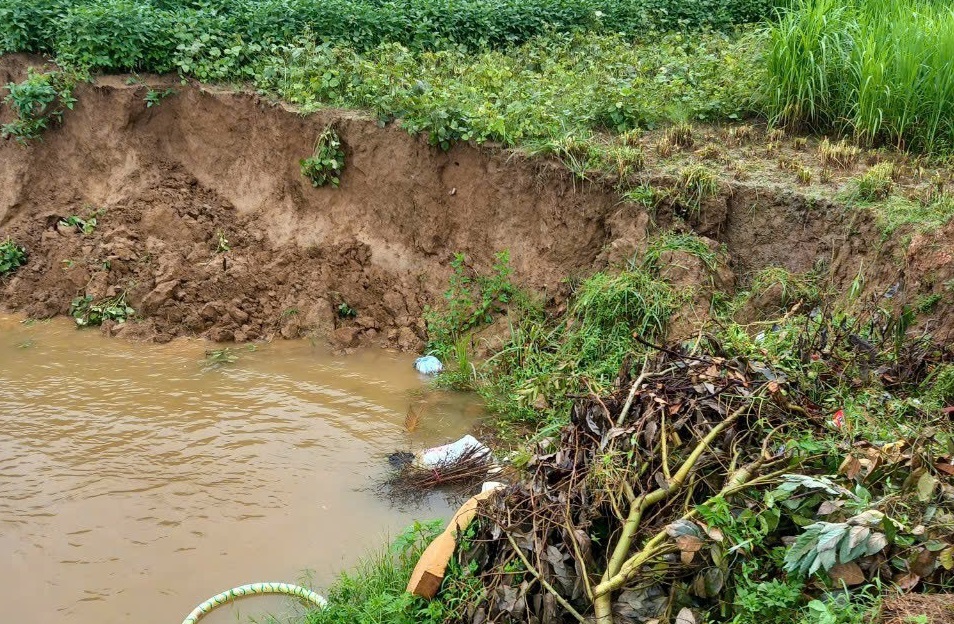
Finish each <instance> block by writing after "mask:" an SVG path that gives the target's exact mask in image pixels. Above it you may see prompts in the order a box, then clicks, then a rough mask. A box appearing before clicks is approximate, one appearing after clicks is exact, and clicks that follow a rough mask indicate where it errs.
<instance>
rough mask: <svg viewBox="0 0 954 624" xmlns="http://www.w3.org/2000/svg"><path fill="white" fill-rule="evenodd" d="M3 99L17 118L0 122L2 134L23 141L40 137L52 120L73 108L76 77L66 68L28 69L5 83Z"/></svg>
mask: <svg viewBox="0 0 954 624" xmlns="http://www.w3.org/2000/svg"><path fill="white" fill-rule="evenodd" d="M6 89H7V91H8V93H7V96H6V97H5V98H4V100H3V101H4V103H5V104H7V106H9V107H10V108H11V109H12V110H13V112H14V113H15V114H16V117H17V118H16V119H15V120H14V121H11V122H9V123H6V124H3V126H0V135H2V136H3V137H4V138H6V137H13V138H14V139H16V140H17V141H18V142H20V143H26V142H27V141H30V140H31V139H36V138H39V136H40V135H41V134H42V133H43V131H44V130H46V129H47V128H48V127H49V125H50V123H51V122H52V123H58V122H60V121H62V119H63V113H64V111H65V110H72V109H73V106H74V105H75V103H76V100H75V99H74V98H73V80H72V78H70V77H68V76H67V75H66V74H65V73H63V72H47V73H37V72H36V71H35V70H33V69H32V68H31V69H30V70H28V73H27V78H26V79H25V80H24V81H23V82H20V83H15V82H11V83H8V84H7V85H6Z"/></svg>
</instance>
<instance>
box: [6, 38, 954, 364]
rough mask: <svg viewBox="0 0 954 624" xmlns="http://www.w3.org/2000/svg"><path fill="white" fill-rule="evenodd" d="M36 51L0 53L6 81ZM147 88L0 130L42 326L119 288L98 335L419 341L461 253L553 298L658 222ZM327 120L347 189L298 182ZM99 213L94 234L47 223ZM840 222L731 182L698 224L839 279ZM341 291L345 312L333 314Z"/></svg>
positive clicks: (847, 264)
mask: <svg viewBox="0 0 954 624" xmlns="http://www.w3.org/2000/svg"><path fill="white" fill-rule="evenodd" d="M30 62H32V60H31V59H26V58H24V57H18V56H13V57H6V58H5V59H0V80H2V81H3V82H4V83H5V82H8V81H10V80H12V79H18V78H20V77H21V76H22V75H23V74H24V71H25V67H26V65H27V64H28V63H30ZM157 81H158V82H162V81H165V83H167V84H168V85H169V86H172V87H173V88H174V89H175V90H176V94H175V95H172V96H170V97H168V98H166V99H163V100H162V101H161V102H160V103H159V104H158V105H156V106H153V107H147V106H146V102H145V100H144V96H145V93H146V90H147V87H145V86H143V85H142V84H134V85H129V84H127V83H126V81H125V80H124V79H123V78H121V77H107V78H103V79H100V80H98V81H97V82H96V83H95V84H92V85H85V84H84V85H80V86H79V87H78V88H77V90H76V93H75V95H76V97H77V99H78V103H77V106H76V109H75V110H74V111H72V112H70V113H68V114H67V116H66V119H65V123H64V124H63V125H62V126H59V127H57V128H54V129H52V130H50V131H48V132H46V133H45V134H44V137H43V139H42V141H38V142H34V143H32V144H30V145H27V146H21V145H18V144H16V143H15V142H13V141H4V142H0V238H6V237H8V236H12V237H14V238H15V239H16V240H17V241H18V242H20V243H21V244H23V245H25V246H26V247H27V248H28V250H29V252H30V262H29V263H28V265H27V266H25V267H23V268H21V269H20V270H18V271H17V272H16V273H15V274H14V275H13V276H12V277H11V278H8V279H7V280H6V281H5V282H3V283H0V293H2V295H0V296H2V304H3V306H4V307H7V308H9V309H15V310H22V311H24V312H25V313H27V314H29V315H31V316H36V317H47V316H52V315H57V314H65V313H67V311H68V309H69V305H70V301H71V300H72V299H73V298H74V297H75V296H77V295H79V294H90V295H94V296H96V297H101V296H106V295H112V294H116V293H118V292H121V291H126V292H127V293H128V301H129V302H130V304H131V305H132V306H133V307H134V308H135V309H136V311H137V312H138V313H139V314H141V316H142V321H141V322H136V323H128V324H126V325H125V326H122V327H116V328H111V327H107V331H114V332H116V333H121V334H123V335H127V336H132V337H141V338H148V339H155V340H168V339H171V338H172V337H174V336H177V335H201V336H206V337H208V338H211V339H213V340H238V341H243V340H255V339H262V338H268V337H272V336H277V335H281V336H284V337H295V336H299V335H304V334H308V333H311V332H316V333H318V334H323V335H333V336H334V338H335V340H336V341H337V342H338V343H339V344H340V345H342V346H355V345H358V344H384V345H388V346H395V347H399V348H402V349H408V350H413V349H418V348H420V347H421V346H422V343H423V339H424V337H425V334H424V327H423V322H422V320H421V315H422V313H423V311H424V308H425V306H426V305H428V303H432V302H435V301H437V300H438V298H439V297H440V293H441V292H442V291H443V289H444V287H445V284H446V280H447V276H448V273H449V269H448V264H449V261H450V260H451V258H452V257H453V254H454V253H457V252H463V253H465V254H467V256H468V258H469V259H470V260H471V262H472V263H473V264H474V266H475V267H477V268H478V269H487V268H489V266H490V264H491V263H492V260H493V254H494V253H495V252H496V251H499V250H503V249H508V250H510V253H511V258H512V265H513V267H514V270H515V275H516V277H517V280H518V281H519V282H521V283H522V284H523V285H525V286H527V287H530V288H533V289H536V290H541V291H546V292H547V293H548V295H549V296H551V297H553V298H554V299H555V300H556V301H559V300H560V299H561V297H562V296H563V295H564V294H565V290H566V288H565V286H564V285H563V284H564V280H565V278H567V277H568V276H574V275H581V274H585V273H588V272H591V271H592V270H594V269H595V268H597V267H600V266H603V265H605V264H606V263H607V262H614V261H621V260H624V259H626V258H627V257H628V256H631V255H632V254H633V253H638V252H639V251H640V250H642V249H643V248H644V244H645V240H646V237H647V232H648V231H649V230H652V229H654V228H658V227H666V225H667V223H668V221H669V220H670V219H669V218H668V217H667V216H666V215H662V214H661V215H658V217H657V218H658V221H657V222H656V223H655V224H653V223H652V221H651V220H650V218H649V216H648V215H647V214H646V213H645V211H643V210H641V209H638V208H636V207H634V206H631V205H623V204H621V203H620V202H619V199H618V197H617V196H616V195H615V193H613V192H612V190H611V189H608V188H603V187H601V186H599V185H596V184H591V183H587V184H583V185H581V184H580V183H579V182H575V181H574V180H573V179H572V177H571V176H570V175H569V174H567V172H565V171H564V170H563V169H562V168H561V167H559V166H557V165H555V164H552V163H547V162H543V161H528V160H526V159H523V158H520V157H515V156H513V155H512V154H508V153H506V152H503V151H494V150H488V149H476V148H473V147H471V146H467V145H459V146H457V147H455V148H453V149H452V150H451V151H449V152H446V153H445V152H442V151H440V150H439V149H437V148H433V147H431V146H429V145H427V144H426V142H424V141H423V140H421V139H420V138H415V137H411V136H409V135H408V134H406V133H405V132H403V131H402V130H400V129H398V128H396V127H380V126H379V125H378V124H377V123H376V122H375V121H373V120H370V119H366V118H364V117H361V116H359V115H355V114H353V113H345V112H338V111H325V112H322V113H320V114H316V115H312V116H308V117H302V116H300V115H298V114H296V113H294V112H291V111H288V110H285V109H283V108H282V107H280V106H276V105H273V104H270V103H268V102H266V101H264V100H263V99H261V98H259V97H257V96H254V95H250V94H243V93H233V92H224V91H219V90H214V89H210V88H205V87H199V86H183V85H180V84H178V83H177V82H174V81H171V80H169V79H156V80H153V81H151V82H152V83H153V84H156V83H157ZM4 114H7V113H6V112H5V113H4ZM331 122H334V123H335V124H336V126H337V129H338V132H339V134H340V136H341V137H342V139H343V142H344V144H345V151H346V155H347V165H346V168H345V171H344V175H343V177H342V180H341V188H338V189H335V188H318V189H316V188H312V186H311V185H310V183H309V181H308V180H306V179H305V178H304V177H303V176H302V175H301V173H300V171H299V165H298V161H299V159H301V158H304V157H306V156H308V155H310V153H311V151H312V148H313V142H314V140H315V138H316V137H317V135H318V134H319V133H320V132H321V130H322V129H323V128H324V127H325V126H326V125H327V124H328V123H331ZM94 210H100V211H102V214H101V216H99V217H98V226H97V228H96V230H95V232H93V233H92V234H90V235H86V236H84V235H83V234H81V233H79V232H76V231H74V230H72V229H69V228H63V227H62V226H58V225H57V224H58V221H59V220H60V218H63V217H66V216H69V215H73V214H77V215H84V214H88V213H90V212H92V211H94ZM844 221H845V217H844V216H842V213H841V212H838V211H832V210H829V209H828V207H827V206H824V205H819V204H818V203H811V202H807V201H805V199H804V198H802V197H800V196H798V195H797V194H793V193H791V192H788V191H780V190H768V191H765V190H764V189H759V188H757V187H751V188H750V187H746V186H743V185H737V186H735V187H733V188H732V189H727V191H726V192H725V193H723V194H721V195H720V196H719V197H717V198H715V199H714V200H712V201H711V202H709V203H708V204H707V205H705V206H704V207H703V210H702V211H701V212H700V213H699V215H698V216H697V217H695V218H694V219H693V226H694V227H695V228H696V229H697V231H698V232H699V233H700V234H702V235H705V236H708V237H709V238H712V239H714V240H717V241H719V242H723V243H725V244H726V245H727V246H728V249H729V252H730V256H731V258H732V262H731V264H732V266H733V268H734V269H735V270H736V271H737V272H740V273H744V272H746V271H750V270H752V269H755V268H759V267H762V266H766V265H769V264H777V265H781V266H785V267H787V268H789V269H792V270H798V271H801V270H806V269H808V268H811V266H812V265H813V264H814V263H815V262H816V261H817V260H818V259H824V260H826V261H829V262H831V261H833V260H834V261H835V265H836V269H837V270H836V274H838V275H841V276H842V278H846V276H851V277H853V276H854V274H855V273H856V272H857V267H858V261H859V258H860V257H872V256H873V254H874V252H873V251H872V248H871V246H870V245H866V243H865V241H864V235H863V232H864V227H861V229H859V228H858V227H855V230H854V232H855V233H854V234H852V230H850V229H849V228H848V227H847V224H846V223H845V222H844ZM220 233H221V235H222V236H223V237H224V238H225V239H227V240H228V246H229V250H228V251H224V252H223V251H222V249H221V248H220V246H219V234H220ZM852 236H855V237H857V238H858V241H857V242H854V243H853V242H851V240H850V239H851V238H852ZM875 256H876V254H875ZM882 256H884V254H882ZM888 256H890V254H888ZM889 260H890V261H881V260H878V259H877V257H874V259H872V260H870V261H869V266H872V264H878V266H882V265H883V267H884V268H883V269H879V270H880V271H881V272H882V273H885V276H884V279H880V278H879V279H880V281H881V282H887V281H890V280H889V279H888V277H887V273H890V272H891V271H895V272H896V269H895V268H894V267H895V264H894V262H895V261H894V260H891V259H890V258H889ZM946 262H947V263H946V264H944V267H943V271H948V272H950V266H949V264H950V263H949V261H946ZM879 263H880V264H879ZM943 271H942V272H943ZM886 272H887V273H886ZM730 277H731V275H730ZM849 279H850V278H849ZM728 281H729V282H730V283H731V281H732V280H731V279H729V280H728ZM876 281H877V280H876ZM935 281H937V280H935ZM725 282H726V280H725V279H722V280H721V283H723V284H724V283H725ZM341 303H347V304H348V305H349V306H350V307H351V308H353V309H354V310H356V311H357V313H358V315H357V318H355V319H341V318H339V317H338V315H336V313H335V310H336V309H337V307H338V305H339V304H341Z"/></svg>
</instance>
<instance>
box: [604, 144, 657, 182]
mask: <svg viewBox="0 0 954 624" xmlns="http://www.w3.org/2000/svg"><path fill="white" fill-rule="evenodd" d="M596 156H597V161H598V163H599V167H600V169H601V170H603V171H604V172H606V173H607V174H609V175H611V176H615V177H617V178H618V179H620V180H625V179H627V178H628V177H629V176H631V175H632V174H634V173H636V172H637V171H642V169H643V167H644V166H645V164H646V162H645V158H644V157H643V150H642V149H640V148H638V147H630V146H628V145H614V146H612V147H608V148H606V149H605V150H600V151H599V152H598V153H597V154H596Z"/></svg>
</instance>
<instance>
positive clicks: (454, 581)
mask: <svg viewBox="0 0 954 624" xmlns="http://www.w3.org/2000/svg"><path fill="white" fill-rule="evenodd" d="M443 528H444V522H443V521H441V520H435V521H433V522H428V523H420V522H415V523H414V524H413V525H411V526H410V527H408V528H407V529H405V530H404V531H403V532H402V533H401V535H399V536H398V537H397V539H395V540H394V542H393V543H392V544H391V546H390V547H389V548H386V549H383V550H380V551H378V552H374V553H372V554H370V555H369V556H367V557H366V558H365V559H364V560H362V561H361V562H360V563H359V564H358V565H357V566H356V567H355V568H354V569H353V570H351V571H348V572H344V573H342V574H341V575H340V576H339V577H338V578H337V580H336V581H335V583H334V584H333V585H332V586H331V587H330V588H328V591H327V596H326V598H327V600H328V605H327V606H326V607H325V608H322V609H316V610H314V611H311V612H310V613H308V615H307V616H306V617H305V623H306V624H342V623H348V624H443V622H445V621H449V620H453V619H454V618H456V617H458V616H460V615H461V614H460V613H458V609H459V605H460V604H461V603H462V602H463V601H464V600H465V598H466V596H467V595H468V592H470V591H479V589H477V588H475V586H474V584H473V582H472V577H471V580H469V579H468V577H467V571H466V570H464V569H462V568H461V567H460V566H459V565H457V562H456V561H454V560H452V561H451V564H450V566H449V568H448V574H447V577H446V578H445V580H444V585H443V588H442V592H441V595H440V597H439V598H438V599H435V600H433V601H431V602H427V601H425V600H423V599H422V598H418V597H416V596H412V595H411V594H408V593H406V592H405V589H406V587H407V583H408V580H409V579H410V577H411V572H412V571H413V570H414V566H415V565H416V564H417V560H418V559H419V558H420V556H421V553H423V552H424V549H425V548H426V547H427V545H428V544H430V542H431V541H432V540H433V539H434V537H435V536H437V535H438V534H439V533H440V532H441V531H442V530H443Z"/></svg>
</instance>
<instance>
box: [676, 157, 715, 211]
mask: <svg viewBox="0 0 954 624" xmlns="http://www.w3.org/2000/svg"><path fill="white" fill-rule="evenodd" d="M718 192H719V180H718V178H716V175H715V174H714V173H712V170H711V169H709V168H708V167H706V166H704V165H688V166H686V167H684V168H683V169H682V171H680V172H679V193H680V197H681V199H682V201H683V202H684V203H685V204H686V206H688V208H689V209H690V210H691V211H698V210H699V206H700V205H701V204H702V202H703V201H705V200H707V199H709V198H710V197H714V196H715V195H716V194H717V193H718Z"/></svg>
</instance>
